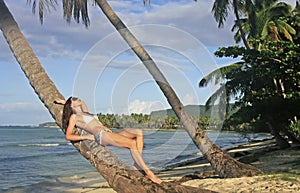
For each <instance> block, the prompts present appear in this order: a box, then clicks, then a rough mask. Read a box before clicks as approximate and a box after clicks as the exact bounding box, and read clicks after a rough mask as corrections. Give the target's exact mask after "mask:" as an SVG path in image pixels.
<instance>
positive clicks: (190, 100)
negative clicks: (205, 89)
mask: <svg viewBox="0 0 300 193" xmlns="http://www.w3.org/2000/svg"><path fill="white" fill-rule="evenodd" d="M182 104H183V105H192V104H198V101H197V99H196V97H195V95H193V94H186V95H185V96H184V97H183V99H182Z"/></svg>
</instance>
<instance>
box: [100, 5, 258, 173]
mask: <svg viewBox="0 0 300 193" xmlns="http://www.w3.org/2000/svg"><path fill="white" fill-rule="evenodd" d="M96 3H97V4H98V6H99V7H100V8H101V10H102V11H103V13H104V14H105V15H106V17H107V18H108V19H109V21H110V22H111V23H112V25H113V26H114V27H115V28H116V30H117V31H118V32H119V33H120V35H121V36H122V38H123V39H124V40H125V41H126V42H127V44H128V45H129V46H130V48H131V49H132V50H133V51H134V52H135V53H136V55H137V56H138V57H139V58H140V60H141V61H142V62H143V64H144V65H145V67H146V68H147V69H148V71H149V73H150V74H151V75H152V77H153V78H154V80H155V81H156V83H157V84H158V86H159V87H160V89H161V90H162V92H163V93H164V95H165V97H166V98H167V100H168V102H169V104H170V105H171V106H172V109H173V110H174V112H175V113H176V115H177V117H178V118H179V120H180V121H181V123H182V124H183V126H184V127H185V129H186V130H187V132H188V134H189V136H190V137H191V138H192V140H193V142H194V143H195V144H196V145H197V147H198V148H199V150H200V151H201V152H202V153H203V155H205V156H206V157H207V159H208V161H209V162H210V163H211V165H212V167H213V168H214V169H215V171H216V172H217V173H218V174H219V175H220V177H241V176H252V175H256V174H258V173H261V171H260V170H259V169H257V168H255V167H253V166H250V165H247V164H243V163H240V162H238V161H236V160H235V159H233V158H232V157H230V156H229V155H227V154H226V153H225V152H223V151H222V150H221V149H220V148H219V147H218V146H216V145H215V144H213V143H212V141H211V140H210V139H209V138H208V137H207V135H206V134H205V132H204V131H203V130H202V129H201V128H200V127H199V126H198V124H197V122H196V121H195V120H194V119H193V118H192V117H191V116H190V115H189V114H188V113H187V111H186V110H185V109H184V106H183V104H182V103H181V101H180V100H179V98H178V96H177V95H176V93H175V91H174V90H173V89H172V88H171V86H170V84H169V83H168V81H167V79H166V78H165V77H164V75H163V74H162V73H161V71H160V70H159V69H158V67H157V65H156V64H155V62H154V61H153V60H152V58H151V56H150V55H149V54H148V53H147V51H146V50H145V49H144V48H143V46H142V45H141V44H140V43H139V42H138V40H137V39H136V38H135V37H134V35H133V34H132V33H131V32H130V31H129V29H128V28H127V27H126V25H125V24H124V23H123V22H122V21H121V20H120V18H119V17H118V16H117V14H116V13H115V12H114V11H113V10H112V8H111V7H110V5H109V4H108V3H107V1H106V0H96ZM220 159H221V160H220ZM223 163H231V164H226V165H222V164H223Z"/></svg>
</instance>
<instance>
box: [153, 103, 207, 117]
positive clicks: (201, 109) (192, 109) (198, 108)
mask: <svg viewBox="0 0 300 193" xmlns="http://www.w3.org/2000/svg"><path fill="white" fill-rule="evenodd" d="M184 108H185V110H186V111H187V112H188V113H189V114H190V115H191V116H193V117H203V116H210V115H211V109H208V110H206V107H205V105H187V106H185V107H184ZM150 115H151V117H165V116H170V117H175V116H176V115H175V112H174V111H173V109H166V110H159V111H152V112H151V114H150Z"/></svg>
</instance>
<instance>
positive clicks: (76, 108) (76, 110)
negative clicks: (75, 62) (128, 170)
mask: <svg viewBox="0 0 300 193" xmlns="http://www.w3.org/2000/svg"><path fill="white" fill-rule="evenodd" d="M55 102H56V103H59V104H63V105H64V111H63V120H62V123H63V127H64V128H65V129H66V139H67V140H70V141H79V140H95V141H96V142H97V143H98V144H100V145H104V146H105V145H112V146H116V147H125V148H128V149H129V150H130V152H131V156H132V158H133V160H134V161H135V164H134V165H135V166H136V167H139V168H140V169H142V170H143V171H144V172H145V174H146V177H147V178H149V179H150V180H152V181H153V182H155V183H161V182H162V181H161V179H159V178H158V177H157V176H156V175H155V174H154V173H153V172H152V171H151V170H150V169H149V167H148V166H147V165H146V164H145V162H144V160H143V158H142V151H143V147H144V136H143V132H142V130H140V129H124V130H122V131H120V132H118V133H113V132H111V131H110V130H109V129H108V128H107V127H105V126H104V125H103V124H102V123H101V122H100V121H99V119H98V117H97V116H94V115H92V114H90V113H89V112H88V109H87V106H86V104H85V103H84V102H83V101H81V100H80V99H79V98H76V97H70V98H68V100H67V101H65V100H63V99H56V100H55ZM75 126H76V127H77V128H80V129H83V130H85V131H87V132H88V133H90V134H88V135H82V136H81V135H77V134H73V128H74V127H75Z"/></svg>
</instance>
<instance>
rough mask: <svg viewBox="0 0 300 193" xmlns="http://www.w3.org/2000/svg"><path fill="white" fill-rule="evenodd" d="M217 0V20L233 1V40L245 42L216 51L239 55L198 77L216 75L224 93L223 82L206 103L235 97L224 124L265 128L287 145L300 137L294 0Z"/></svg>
mask: <svg viewBox="0 0 300 193" xmlns="http://www.w3.org/2000/svg"><path fill="white" fill-rule="evenodd" d="M222 2H223V1H220V0H216V1H215V4H214V9H213V12H214V16H215V18H216V21H217V22H219V26H220V25H221V26H222V25H223V22H224V21H225V19H226V17H227V16H228V10H229V8H230V6H231V5H233V8H234V12H235V15H236V19H237V20H236V23H235V25H234V26H233V31H236V34H235V40H236V42H239V41H240V40H243V43H244V44H245V47H242V46H229V47H223V48H219V49H218V51H216V52H215V55H216V56H218V57H232V58H240V59H241V60H240V61H239V62H237V63H234V64H232V65H229V66H226V67H223V68H221V69H217V70H216V71H215V72H213V73H211V74H209V75H207V76H206V77H204V78H203V79H202V80H201V81H200V84H199V85H200V86H206V85H207V82H209V81H215V82H217V83H218V84H221V85H224V86H225V89H226V95H225V96H224V92H222V91H220V90H221V89H223V88H221V89H220V90H218V91H216V92H215V93H214V94H213V95H212V96H211V97H210V99H209V100H208V102H207V105H211V104H214V102H216V101H217V100H221V102H224V101H226V102H227V104H228V102H229V101H234V102H235V104H234V108H235V110H236V112H235V113H234V114H232V115H231V114H228V113H227V118H226V121H225V124H224V127H225V128H227V129H230V130H231V129H233V130H237V131H240V132H249V131H250V132H251V131H252V132H253V131H255V132H258V131H269V132H271V133H272V134H273V135H274V137H275V139H276V141H277V144H278V145H279V146H280V147H282V148H284V147H288V146H289V143H288V142H287V140H289V141H292V142H294V143H299V140H300V138H299V137H300V136H299V133H300V132H299V121H298V118H299V116H300V111H299V109H300V44H299V43H300V33H299V31H300V5H299V1H298V0H297V2H296V7H295V8H294V9H293V8H292V7H291V6H290V5H289V4H287V3H283V2H279V1H278V0H264V1H235V0H234V1H233V2H232V4H231V3H230V2H229V1H226V3H222ZM220 74H221V75H220ZM222 95H223V96H222ZM222 100H224V101H222Z"/></svg>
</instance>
